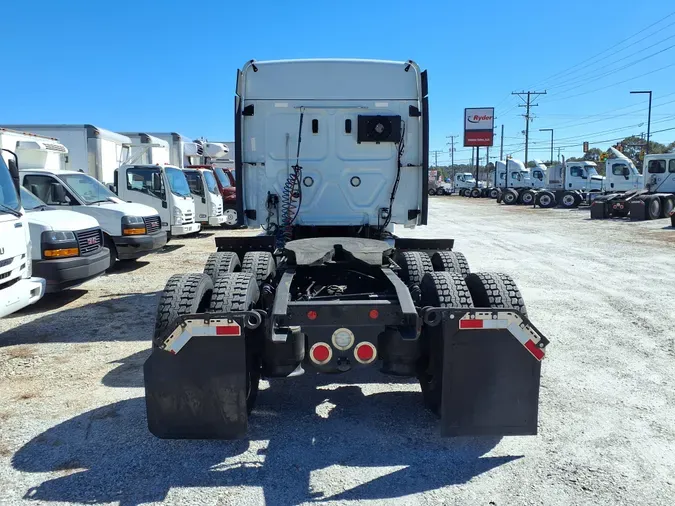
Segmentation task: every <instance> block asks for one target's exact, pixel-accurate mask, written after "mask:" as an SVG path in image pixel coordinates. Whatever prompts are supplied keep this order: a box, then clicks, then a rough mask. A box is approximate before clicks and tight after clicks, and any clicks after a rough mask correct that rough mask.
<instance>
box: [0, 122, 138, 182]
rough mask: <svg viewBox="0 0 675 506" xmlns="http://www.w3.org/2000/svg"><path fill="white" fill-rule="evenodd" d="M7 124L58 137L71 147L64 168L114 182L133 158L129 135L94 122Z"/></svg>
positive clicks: (11, 126)
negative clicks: (130, 157)
mask: <svg viewBox="0 0 675 506" xmlns="http://www.w3.org/2000/svg"><path fill="white" fill-rule="evenodd" d="M6 127H7V128H11V129H13V130H20V131H27V132H32V133H34V134H39V135H44V136H48V137H55V138H57V139H58V140H59V142H60V143H61V144H63V145H64V146H65V147H66V148H68V156H67V157H66V159H65V167H63V168H64V169H67V170H74V171H80V170H81V171H83V172H85V173H87V174H89V175H90V176H92V177H95V178H96V179H98V180H99V181H101V182H102V183H105V184H110V183H112V182H113V175H114V173H115V169H116V168H117V167H119V166H120V165H122V163H124V162H125V161H126V160H128V158H129V145H130V144H131V139H129V137H127V136H125V135H120V134H117V133H115V132H111V131H110V130H105V129H103V128H99V127H96V126H94V125H89V124H85V125H6ZM19 156H20V155H19ZM22 168H24V165H23V163H22ZM50 169H51V167H50Z"/></svg>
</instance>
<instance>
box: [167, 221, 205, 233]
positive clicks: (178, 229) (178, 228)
mask: <svg viewBox="0 0 675 506" xmlns="http://www.w3.org/2000/svg"><path fill="white" fill-rule="evenodd" d="M201 228H202V226H201V225H200V224H199V223H190V224H189V225H173V226H172V227H171V235H187V234H194V233H195V232H199V231H200V230H201Z"/></svg>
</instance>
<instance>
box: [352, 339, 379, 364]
mask: <svg viewBox="0 0 675 506" xmlns="http://www.w3.org/2000/svg"><path fill="white" fill-rule="evenodd" d="M376 357H377V349H376V348H375V346H373V345H372V344H371V343H369V342H367V341H364V342H362V343H359V344H357V345H356V348H354V358H356V360H357V361H358V362H360V363H362V364H370V363H371V362H372V361H373V360H375V358H376Z"/></svg>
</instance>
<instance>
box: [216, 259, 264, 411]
mask: <svg viewBox="0 0 675 506" xmlns="http://www.w3.org/2000/svg"><path fill="white" fill-rule="evenodd" d="M259 297H260V291H259V290H258V283H257V282H256V278H255V276H254V275H253V274H252V273H250V272H233V273H225V274H223V275H222V276H220V277H219V278H218V281H216V284H215V285H214V286H213V295H212V296H211V303H210V304H209V312H211V313H227V312H229V311H248V310H249V309H251V308H253V307H254V306H255V305H256V304H257V302H258V299H259ZM255 337H256V333H255V331H254V332H252V333H251V335H249V336H247V338H246V408H247V410H248V412H249V414H250V413H251V411H252V410H253V407H254V406H255V401H256V398H257V397H258V385H259V383H260V369H261V356H262V349H261V346H260V343H259V342H257V340H256V339H255Z"/></svg>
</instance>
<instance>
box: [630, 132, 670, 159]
mask: <svg viewBox="0 0 675 506" xmlns="http://www.w3.org/2000/svg"><path fill="white" fill-rule="evenodd" d="M621 145H622V146H623V154H624V155H626V156H627V157H628V158H630V159H631V160H633V161H640V159H641V157H640V153H641V152H642V150H644V149H645V148H646V147H647V141H646V140H645V139H643V138H642V137H638V136H637V135H631V136H630V137H626V138H625V139H624V140H622V141H621ZM649 152H650V153H666V152H668V146H666V145H665V144H661V143H660V142H654V141H649Z"/></svg>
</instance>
